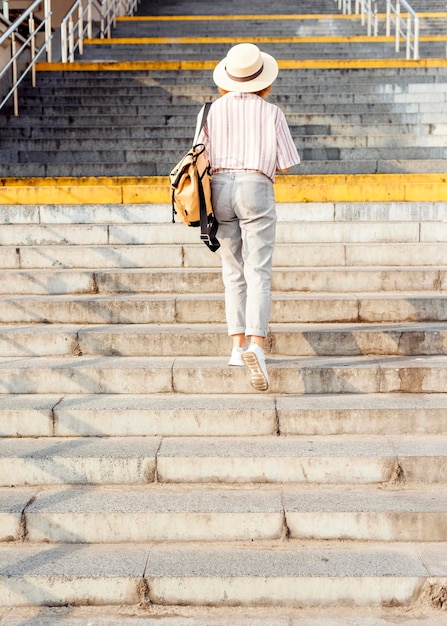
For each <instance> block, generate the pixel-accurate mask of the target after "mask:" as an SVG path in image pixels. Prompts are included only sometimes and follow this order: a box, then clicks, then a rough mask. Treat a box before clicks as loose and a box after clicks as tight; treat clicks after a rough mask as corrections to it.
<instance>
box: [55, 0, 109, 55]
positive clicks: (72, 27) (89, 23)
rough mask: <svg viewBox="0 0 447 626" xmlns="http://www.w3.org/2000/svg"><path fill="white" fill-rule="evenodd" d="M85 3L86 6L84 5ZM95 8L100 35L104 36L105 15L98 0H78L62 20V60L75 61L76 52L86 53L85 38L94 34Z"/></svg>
mask: <svg viewBox="0 0 447 626" xmlns="http://www.w3.org/2000/svg"><path fill="white" fill-rule="evenodd" d="M83 5H85V6H83ZM93 8H96V9H97V11H98V14H99V24H100V26H99V31H100V33H99V34H100V37H101V38H103V37H104V16H103V13H102V7H101V5H100V4H99V3H98V2H96V0H88V1H87V2H84V1H83V0H77V2H75V3H74V5H73V6H72V7H71V9H70V11H69V12H68V13H67V15H66V16H65V17H64V19H63V20H62V22H61V60H62V63H67V62H70V63H73V61H74V57H75V52H76V50H79V54H83V53H84V39H85V38H86V37H87V38H89V39H91V37H92V34H93Z"/></svg>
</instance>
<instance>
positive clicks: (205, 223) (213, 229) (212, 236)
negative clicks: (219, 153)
mask: <svg viewBox="0 0 447 626" xmlns="http://www.w3.org/2000/svg"><path fill="white" fill-rule="evenodd" d="M211 104H212V103H211V102H207V103H206V104H205V106H204V107H203V114H202V120H201V122H200V127H199V128H198V129H197V132H196V135H195V137H194V144H195V143H196V141H197V139H198V138H199V135H200V133H201V132H202V128H203V127H204V126H205V123H206V118H207V117H208V112H209V110H210V108H211ZM208 167H209V166H208ZM198 178H199V181H198V182H199V196H200V239H201V240H202V241H203V242H204V243H205V244H206V245H207V246H208V248H209V249H210V250H211V252H216V250H218V249H219V248H220V243H219V242H218V240H217V239H216V233H217V228H218V226H219V223H218V221H217V220H216V218H215V217H214V215H209V216H208V215H207V212H206V202H205V195H204V193H203V187H202V181H201V179H200V176H199V177H198Z"/></svg>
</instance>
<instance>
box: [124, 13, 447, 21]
mask: <svg viewBox="0 0 447 626" xmlns="http://www.w3.org/2000/svg"><path fill="white" fill-rule="evenodd" d="M407 16H408V14H407V13H401V17H402V18H406V17H407ZM418 16H419V17H422V18H431V17H440V18H447V12H442V11H441V12H433V13H430V12H423V13H418ZM360 17H361V16H360V15H359V14H356V13H353V14H351V15H343V14H342V13H315V14H312V13H304V14H299V13H298V14H297V13H290V14H289V13H283V14H280V13H279V14H278V15H263V14H261V15H256V14H254V15H253V14H250V15H142V16H121V17H117V18H116V19H117V21H119V22H203V21H206V22H218V21H233V22H235V21H244V20H267V21H274V20H358V19H360ZM378 18H379V19H385V18H386V13H379V14H378Z"/></svg>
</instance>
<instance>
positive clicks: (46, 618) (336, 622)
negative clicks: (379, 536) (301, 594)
mask: <svg viewBox="0 0 447 626" xmlns="http://www.w3.org/2000/svg"><path fill="white" fill-rule="evenodd" d="M436 602H437V599H436V598H434V600H433V603H434V604H436ZM424 604H425V602H424ZM4 612H5V613H7V615H8V626H25V625H26V620H29V619H31V617H32V619H33V626H85V624H86V623H88V624H89V625H91V626H228V624H230V623H231V624H233V626H272V620H274V624H275V626H290V623H291V622H290V620H291V619H292V618H293V626H328V624H329V623H330V624H331V626H346V624H348V623H349V620H351V623H352V620H355V624H356V626H376V624H377V625H380V626H395V624H396V620H397V619H399V620H400V621H399V622H398V623H400V624H401V626H428V625H429V626H441V625H442V622H441V621H439V620H440V619H441V620H442V617H439V616H437V611H436V609H434V608H433V606H432V604H431V602H428V603H427V606H425V607H424V609H423V610H419V611H418V612H417V616H416V615H415V616H413V617H411V616H410V615H408V614H407V616H406V617H403V616H402V608H401V607H394V608H390V607H373V608H372V607H368V611H367V614H368V616H366V617H363V616H358V617H356V615H358V612H359V609H358V607H354V606H351V607H346V606H343V607H341V606H339V607H326V608H324V609H323V608H322V607H321V606H320V607H318V608H306V609H304V608H295V607H291V606H290V607H281V606H276V607H272V608H268V607H245V606H244V607H243V608H238V607H229V606H226V607H212V608H211V607H194V606H187V607H185V606H183V607H176V610H175V613H176V614H175V616H170V613H171V609H170V607H166V608H164V607H162V606H154V605H151V608H150V615H151V617H148V613H147V609H146V608H144V607H142V606H133V607H126V608H125V609H120V608H119V607H118V608H117V607H114V606H88V607H86V606H81V607H73V606H70V607H69V608H61V607H56V608H55V607H46V606H37V607H28V606H27V607H15V608H14V609H11V608H8V609H5V610H4ZM328 620H330V622H328ZM374 620H375V621H374ZM429 620H430V621H429Z"/></svg>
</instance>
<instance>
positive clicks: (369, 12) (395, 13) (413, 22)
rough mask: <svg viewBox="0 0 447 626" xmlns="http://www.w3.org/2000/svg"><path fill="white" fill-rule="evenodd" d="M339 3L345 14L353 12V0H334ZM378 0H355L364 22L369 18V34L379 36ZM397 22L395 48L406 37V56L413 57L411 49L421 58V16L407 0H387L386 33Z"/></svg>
mask: <svg viewBox="0 0 447 626" xmlns="http://www.w3.org/2000/svg"><path fill="white" fill-rule="evenodd" d="M334 1H335V2H336V3H338V8H339V10H342V11H343V13H344V14H351V13H352V2H351V0H334ZM401 7H403V8H404V10H405V11H406V12H407V15H406V20H404V19H403V16H402V13H401ZM377 9H378V0H355V9H354V12H355V13H356V14H361V17H362V24H364V23H365V17H366V18H367V20H368V35H369V36H371V35H372V34H374V36H377V34H378V31H379V29H378V10H377ZM392 22H393V23H394V24H395V27H396V32H395V50H396V52H399V50H400V40H401V38H403V39H404V41H405V43H406V58H407V59H410V58H411V51H413V58H414V59H419V16H418V14H417V13H416V12H415V11H414V10H413V9H412V8H411V6H410V5H409V4H408V2H407V1H406V0H395V4H393V2H392V0H386V35H387V37H390V36H391V23H392ZM446 54H447V49H446Z"/></svg>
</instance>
